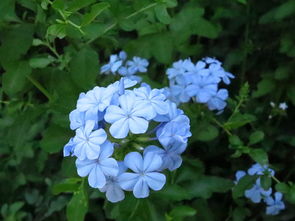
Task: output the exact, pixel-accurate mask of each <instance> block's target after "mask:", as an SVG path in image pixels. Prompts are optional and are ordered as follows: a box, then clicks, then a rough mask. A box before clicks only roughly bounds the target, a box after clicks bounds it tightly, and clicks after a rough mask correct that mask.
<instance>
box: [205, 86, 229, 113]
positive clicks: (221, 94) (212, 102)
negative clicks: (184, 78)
mask: <svg viewBox="0 0 295 221" xmlns="http://www.w3.org/2000/svg"><path fill="white" fill-rule="evenodd" d="M227 98H228V91H227V90H226V89H220V90H219V91H217V92H216V94H215V95H212V97H211V98H210V99H209V100H208V102H207V106H208V108H209V110H223V109H224V108H225V106H226V102H225V100H226V99H227Z"/></svg>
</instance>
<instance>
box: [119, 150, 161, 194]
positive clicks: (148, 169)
mask: <svg viewBox="0 0 295 221" xmlns="http://www.w3.org/2000/svg"><path fill="white" fill-rule="evenodd" d="M124 164H125V166H127V167H128V168H129V169H131V170H132V171H133V173H131V172H126V173H123V174H122V175H120V176H119V184H120V186H121V187H122V189H124V190H127V191H133V194H134V196H135V197H136V198H145V197H148V196H149V192H150V188H151V189H153V190H155V191H157V190H160V189H162V188H163V186H164V184H165V182H166V177H165V175H163V174H161V173H159V172H157V171H158V170H159V169H160V167H161V166H162V159H161V157H160V156H158V155H157V154H155V153H147V154H146V155H144V156H143V157H142V156H141V154H139V153H137V152H131V153H129V154H127V155H126V157H125V159H124Z"/></svg>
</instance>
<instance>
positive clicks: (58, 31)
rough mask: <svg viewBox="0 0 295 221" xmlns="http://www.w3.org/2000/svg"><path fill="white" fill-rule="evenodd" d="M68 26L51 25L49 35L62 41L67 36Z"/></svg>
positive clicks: (48, 30)
mask: <svg viewBox="0 0 295 221" xmlns="http://www.w3.org/2000/svg"><path fill="white" fill-rule="evenodd" d="M66 28H67V25H66V24H54V25H50V26H49V27H48V29H47V35H52V36H54V37H58V38H60V39H62V38H64V37H65V36H66Z"/></svg>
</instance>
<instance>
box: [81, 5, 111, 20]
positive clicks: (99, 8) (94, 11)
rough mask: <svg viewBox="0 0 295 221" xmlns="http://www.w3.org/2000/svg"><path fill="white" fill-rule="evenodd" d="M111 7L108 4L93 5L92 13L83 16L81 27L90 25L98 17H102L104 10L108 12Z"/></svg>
mask: <svg viewBox="0 0 295 221" xmlns="http://www.w3.org/2000/svg"><path fill="white" fill-rule="evenodd" d="M109 7H110V4H109V3H107V2H101V3H97V4H94V5H92V6H91V10H90V12H89V13H87V14H85V15H84V16H83V18H82V24H81V26H85V25H88V24H90V23H91V22H92V21H93V20H94V19H95V18H96V17H97V16H98V15H100V14H101V13H102V12H103V11H104V10H106V9H107V8H109Z"/></svg>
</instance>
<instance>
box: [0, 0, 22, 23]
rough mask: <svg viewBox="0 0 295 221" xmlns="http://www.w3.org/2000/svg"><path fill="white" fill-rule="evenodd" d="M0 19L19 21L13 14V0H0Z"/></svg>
mask: <svg viewBox="0 0 295 221" xmlns="http://www.w3.org/2000/svg"><path fill="white" fill-rule="evenodd" d="M0 15H1V16H0V21H1V20H4V21H14V22H19V21H20V19H19V18H18V17H17V16H16V14H15V0H1V4H0Z"/></svg>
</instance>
